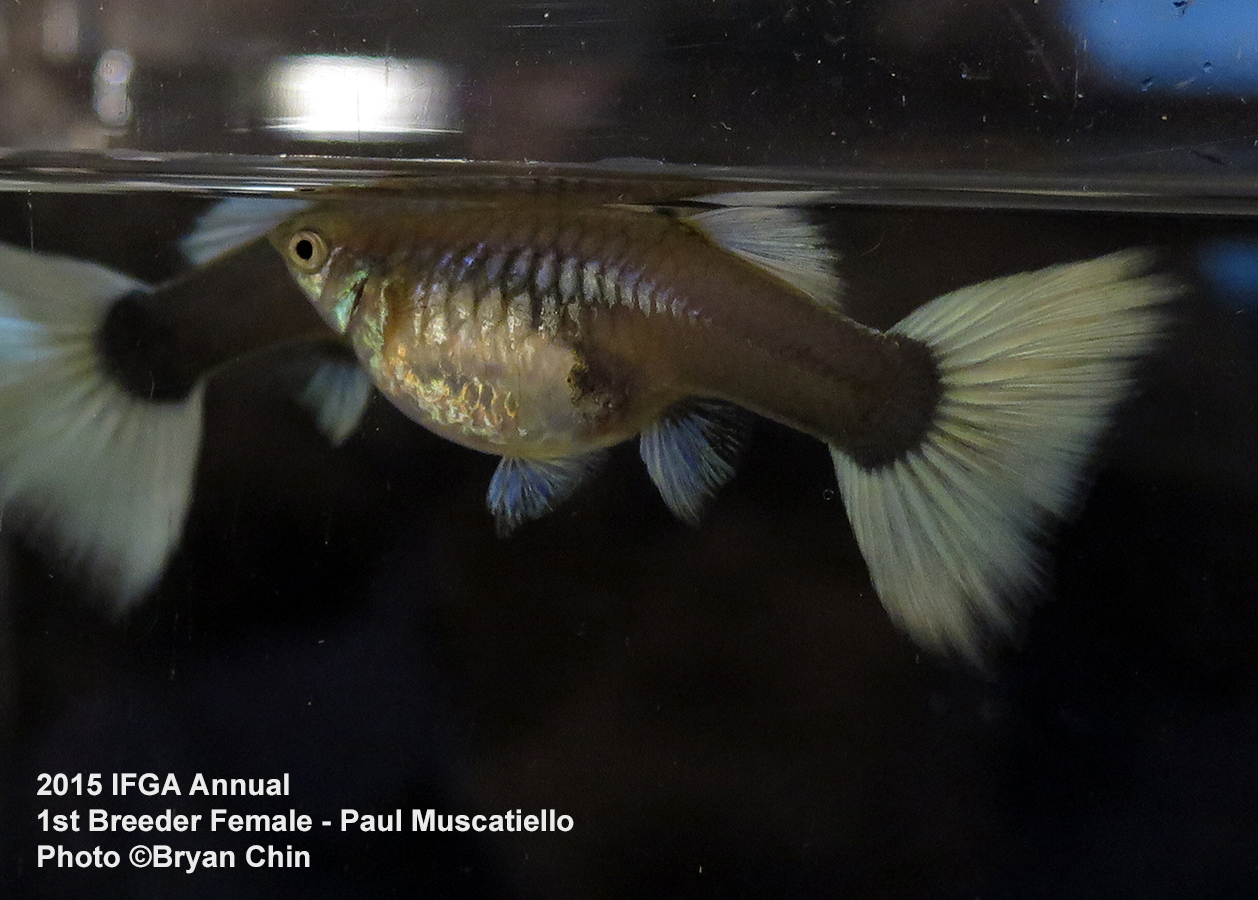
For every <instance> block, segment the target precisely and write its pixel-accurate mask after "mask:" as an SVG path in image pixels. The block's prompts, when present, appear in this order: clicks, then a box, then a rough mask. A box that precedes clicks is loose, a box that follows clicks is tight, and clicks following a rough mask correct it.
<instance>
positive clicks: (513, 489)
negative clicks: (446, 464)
mask: <svg viewBox="0 0 1258 900" xmlns="http://www.w3.org/2000/svg"><path fill="white" fill-rule="evenodd" d="M606 460H607V451H606V450H597V451H595V452H593V453H585V454H582V455H581V456H569V457H566V458H564V459H521V458H519V457H514V456H504V457H503V458H502V461H501V462H499V463H498V468H497V469H495V470H494V477H493V480H491V481H490V482H489V495H488V497H486V502H487V503H488V505H489V511H490V512H491V513H493V514H494V522H495V524H496V526H497V531H498V536H499V537H506V536H507V535H509V534H511V532H513V531H515V530H516V529H517V528H519V527H520V526H521V525H523V524H524V523H525V522H528V521H531V520H532V519H539V518H541V517H542V516H544V515H545V514H546V513H548V512H550V511H551V510H552V509H554V508H555V507H556V506H558V505H559V504H560V503H563V502H564V501H565V500H567V499H568V498H569V497H571V496H572V495H573V494H575V493H576V492H577V490H578V489H579V488H580V487H581V486H582V485H583V484H585V483H586V482H587V481H589V480H590V479H591V478H592V477H594V474H595V473H596V472H598V470H599V469H600V468H602V466H603V463H604V462H605V461H606Z"/></svg>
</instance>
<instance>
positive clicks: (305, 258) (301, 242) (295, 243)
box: [288, 231, 328, 272]
mask: <svg viewBox="0 0 1258 900" xmlns="http://www.w3.org/2000/svg"><path fill="white" fill-rule="evenodd" d="M288 256H289V259H291V260H292V262H293V265H294V266H296V267H297V268H299V269H301V270H302V271H303V272H317V271H319V270H320V269H322V268H323V264H324V263H325V262H327V261H328V242H327V241H325V240H324V239H323V236H322V235H320V234H319V233H318V232H315V231H299V232H297V233H296V234H295V235H293V236H292V237H291V238H289V239H288Z"/></svg>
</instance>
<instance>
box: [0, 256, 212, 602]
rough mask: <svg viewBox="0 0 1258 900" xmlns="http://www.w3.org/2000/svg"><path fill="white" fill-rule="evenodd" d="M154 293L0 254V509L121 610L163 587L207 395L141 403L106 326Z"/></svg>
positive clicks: (60, 263) (101, 274) (44, 259)
mask: <svg viewBox="0 0 1258 900" xmlns="http://www.w3.org/2000/svg"><path fill="white" fill-rule="evenodd" d="M147 290H148V288H147V286H145V285H143V284H141V283H140V282H137V281H134V280H133V279H130V278H128V277H126V276H124V275H122V274H120V273H117V272H114V271H112V270H110V269H107V268H105V267H103V266H99V265H95V264H93V263H89V262H84V261H81V260H75V259H69V258H65V257H59V256H51V255H46V254H40V253H35V252H32V251H28V250H22V249H19V248H16V247H9V246H3V245H0V509H2V510H3V512H4V515H5V522H6V523H8V522H11V521H13V520H14V519H17V520H18V521H19V522H20V523H21V524H22V525H23V526H25V527H27V528H29V529H31V530H33V531H34V532H35V533H36V535H38V536H39V537H41V538H50V539H51V540H52V541H53V543H54V544H55V546H56V548H57V549H58V551H59V552H60V554H61V555H62V556H63V557H65V559H66V561H67V562H68V563H70V564H71V565H72V566H73V567H75V568H77V569H80V570H83V571H84V572H85V573H86V574H87V575H88V577H90V578H91V580H92V582H93V586H94V587H96V588H97V589H98V590H100V591H101V592H102V593H104V594H106V595H108V596H109V597H110V598H111V599H112V600H113V602H114V604H115V607H116V608H117V609H118V610H119V611H121V610H123V609H126V608H127V607H129V606H131V605H132V604H134V603H135V602H136V601H138V600H139V599H140V598H141V597H142V596H143V594H144V592H145V591H146V590H148V589H149V588H150V587H152V585H153V584H154V583H155V582H156V581H157V579H158V577H159V576H160V575H161V572H162V570H163V568H164V567H165V564H166V560H167V558H168V557H169V555H170V553H171V550H172V549H173V548H174V546H175V544H176V543H177V541H178V539H179V535H180V533H181V531H182V528H183V523H184V518H185V517H186V515H187V511H188V505H189V500H190V496H191V493H192V483H193V477H194V474H195V467H196V461H197V456H198V450H199V447H200V441H201V412H202V392H201V388H200V387H199V386H195V387H193V389H192V390H191V392H190V393H188V394H187V396H185V397H183V398H181V399H177V400H170V401H160V402H157V401H152V400H146V399H144V398H141V397H137V396H136V395H135V394H133V393H131V392H129V391H127V390H126V389H125V388H124V387H123V386H122V385H121V384H119V383H118V382H117V381H116V380H115V378H114V377H112V376H111V374H110V372H109V367H108V365H107V364H106V361H105V359H104V358H103V356H102V353H101V344H100V341H99V339H98V338H99V330H100V328H101V326H102V324H103V323H104V322H105V319H106V317H107V315H108V314H109V312H110V310H111V309H112V308H113V306H114V304H115V302H116V301H117V300H119V299H120V298H122V297H125V296H128V295H134V294H135V293H136V292H141V291H147Z"/></svg>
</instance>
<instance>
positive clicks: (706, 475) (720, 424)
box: [640, 400, 749, 525]
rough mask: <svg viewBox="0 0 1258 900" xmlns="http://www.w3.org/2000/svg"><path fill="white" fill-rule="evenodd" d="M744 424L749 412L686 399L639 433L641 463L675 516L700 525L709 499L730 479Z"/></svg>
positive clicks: (744, 434) (743, 439) (742, 440)
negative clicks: (640, 434) (640, 435)
mask: <svg viewBox="0 0 1258 900" xmlns="http://www.w3.org/2000/svg"><path fill="white" fill-rule="evenodd" d="M748 424H749V417H748V414H747V413H745V412H744V411H743V410H741V409H739V408H738V407H737V406H733V405H731V404H729V403H722V402H720V401H718V400H687V401H685V402H684V403H678V404H675V405H674V406H672V407H670V408H669V409H668V410H667V411H666V412H665V413H664V415H663V416H662V417H661V418H660V420H659V421H658V422H656V423H655V424H654V425H652V426H651V427H650V428H648V429H647V430H646V431H644V432H642V437H641V440H640V452H641V454H642V461H643V462H644V463H646V468H647V472H649V473H650V475H651V480H652V481H653V482H655V486H656V487H657V488H659V491H660V495H661V496H662V497H663V498H664V502H665V503H666V504H668V508H669V509H671V510H672V511H673V514H674V515H676V516H677V518H679V519H681V520H682V521H683V522H686V523H688V524H690V525H697V524H698V523H699V519H700V517H701V516H702V515H703V509H704V507H705V506H707V503H708V501H709V500H711V499H712V497H713V495H715V494H716V492H717V491H718V490H720V488H721V487H722V486H723V485H724V484H725V482H727V481H729V480H730V478H732V477H733V476H734V471H735V466H736V465H737V462H738V458H739V457H740V456H741V455H742V450H743V446H744V444H745V443H746V440H747V431H748Z"/></svg>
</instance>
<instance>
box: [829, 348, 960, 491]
mask: <svg viewBox="0 0 1258 900" xmlns="http://www.w3.org/2000/svg"><path fill="white" fill-rule="evenodd" d="M887 339H888V340H890V341H892V342H894V343H895V344H896V346H897V347H898V348H899V350H900V354H899V358H900V372H899V378H898V380H897V382H896V384H895V386H894V387H893V388H892V389H891V391H890V392H889V393H888V395H887V399H886V400H885V401H884V402H883V403H882V405H881V406H879V407H878V408H877V409H875V410H874V411H873V412H872V413H870V414H869V415H868V416H867V417H866V418H865V420H864V421H863V422H862V423H861V429H860V433H859V434H856V435H850V436H848V438H847V439H846V440H844V442H843V444H842V449H843V451H844V452H845V453H846V454H847V455H848V456H850V457H851V458H852V459H853V460H855V461H856V462H857V463H859V464H860V465H861V466H863V467H865V468H866V469H877V468H881V467H883V466H889V465H891V464H892V463H894V462H896V461H898V460H901V459H903V458H904V457H905V456H907V455H908V454H910V453H912V452H913V451H914V450H916V449H917V448H918V447H920V446H921V445H922V444H923V443H924V442H925V441H926V438H927V435H928V434H929V433H930V431H931V428H932V426H933V425H934V424H935V417H936V414H937V413H938V411H939V400H940V398H942V397H943V384H942V382H941V380H940V376H939V361H938V360H937V359H936V357H935V354H934V352H933V351H932V350H931V349H930V348H929V347H927V346H926V345H925V344H923V343H922V342H921V341H915V340H913V339H912V338H907V337H904V336H902V335H894V334H889V335H887Z"/></svg>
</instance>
